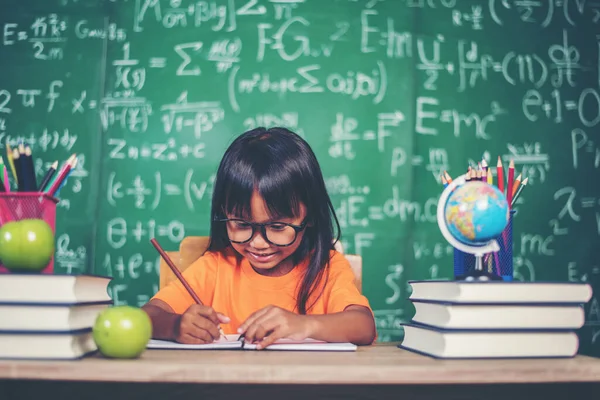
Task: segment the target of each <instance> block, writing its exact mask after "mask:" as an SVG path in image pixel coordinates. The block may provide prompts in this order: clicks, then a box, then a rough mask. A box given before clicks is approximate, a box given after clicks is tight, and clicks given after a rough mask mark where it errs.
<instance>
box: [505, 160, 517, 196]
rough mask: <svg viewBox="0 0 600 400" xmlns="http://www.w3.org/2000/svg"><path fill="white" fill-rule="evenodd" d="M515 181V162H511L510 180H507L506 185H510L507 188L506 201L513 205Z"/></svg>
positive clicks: (509, 165) (509, 168) (509, 167)
mask: <svg viewBox="0 0 600 400" xmlns="http://www.w3.org/2000/svg"><path fill="white" fill-rule="evenodd" d="M514 181H515V162H514V161H513V160H510V163H509V164H508V179H507V180H506V184H507V185H508V186H507V188H506V200H507V201H508V204H511V202H512V193H513V192H512V190H513V185H514V183H515V182H514Z"/></svg>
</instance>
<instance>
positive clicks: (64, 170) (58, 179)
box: [46, 154, 76, 196]
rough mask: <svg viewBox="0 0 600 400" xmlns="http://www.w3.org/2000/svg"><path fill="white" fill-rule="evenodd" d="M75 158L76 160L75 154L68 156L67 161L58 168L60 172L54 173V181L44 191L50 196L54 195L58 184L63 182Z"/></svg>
mask: <svg viewBox="0 0 600 400" xmlns="http://www.w3.org/2000/svg"><path fill="white" fill-rule="evenodd" d="M75 160H76V158H75V154H73V155H72V156H71V157H69V159H68V160H67V162H66V163H64V165H63V166H62V168H61V169H60V172H59V173H58V174H57V175H56V179H54V181H52V184H51V185H50V187H49V188H48V190H47V191H46V193H48V194H49V195H50V196H54V194H55V193H56V191H57V190H58V188H59V186H60V185H61V184H62V183H63V181H64V179H65V178H66V177H67V175H68V174H69V171H70V170H71V168H73V164H74V163H75Z"/></svg>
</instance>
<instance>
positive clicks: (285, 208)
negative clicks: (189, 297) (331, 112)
mask: <svg viewBox="0 0 600 400" xmlns="http://www.w3.org/2000/svg"><path fill="white" fill-rule="evenodd" d="M254 190H257V191H258V193H259V194H260V196H261V197H262V198H263V199H264V201H265V203H266V206H267V210H268V212H269V214H270V216H271V217H272V218H282V217H283V218H292V217H296V216H298V215H299V214H300V204H301V203H302V204H304V206H305V207H306V222H307V227H306V228H305V232H304V236H303V238H302V242H301V243H300V246H299V247H298V249H297V250H296V251H295V252H294V254H293V255H292V256H291V257H293V259H292V261H293V263H294V265H297V264H298V263H299V262H301V261H302V260H304V259H305V258H306V257H309V263H308V268H307V271H306V274H305V275H304V278H303V280H302V282H301V284H300V286H299V288H298V293H297V298H296V308H297V310H298V312H299V313H300V314H306V312H307V310H310V308H311V307H312V306H313V305H314V303H315V302H316V300H317V299H318V298H319V297H320V296H321V295H322V288H324V287H325V285H322V286H321V285H320V284H321V282H322V281H323V277H324V276H325V283H326V282H327V274H325V272H326V270H327V268H328V267H329V251H330V250H332V249H333V248H334V235H335V240H336V241H337V240H339V236H340V225H339V222H338V219H337V217H336V215H335V210H334V208H333V205H332V204H331V199H330V198H329V194H328V193H327V189H326V187H325V182H324V180H323V175H322V173H321V168H320V166H319V162H318V161H317V158H316V157H315V154H314V153H313V151H312V149H311V147H310V146H309V144H308V143H307V142H306V141H305V140H304V139H302V138H301V137H300V136H299V135H297V134H296V133H294V132H292V131H290V130H288V129H285V128H280V127H275V128H270V129H265V128H262V127H261V128H256V129H252V130H250V131H247V132H245V133H243V134H242V135H240V136H239V137H237V138H236V139H235V140H234V141H233V143H232V144H231V145H230V146H229V148H228V149H227V150H226V151H225V154H224V156H223V159H222V160H221V164H220V165H219V169H218V171H217V176H216V179H215V182H214V187H213V196H212V208H211V224H210V246H209V250H213V251H218V250H223V249H225V248H227V247H228V246H229V245H230V243H229V240H228V238H227V231H226V227H225V224H224V223H222V222H217V221H215V219H218V218H224V217H225V214H232V215H236V216H239V217H243V218H249V216H250V215H251V211H250V199H251V197H252V193H253V191H254ZM334 221H335V225H336V231H335V233H334V227H333V222H334ZM318 287H321V292H320V293H319V294H318V296H317V297H316V298H315V299H314V301H313V302H312V304H310V305H307V303H308V300H309V299H310V298H311V296H312V294H313V292H314V291H315V290H316V289H317V288H318Z"/></svg>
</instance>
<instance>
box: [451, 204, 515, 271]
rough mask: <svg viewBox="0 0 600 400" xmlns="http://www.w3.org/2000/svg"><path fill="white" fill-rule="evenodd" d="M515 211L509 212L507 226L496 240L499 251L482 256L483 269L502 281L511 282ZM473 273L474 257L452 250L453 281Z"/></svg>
mask: <svg viewBox="0 0 600 400" xmlns="http://www.w3.org/2000/svg"><path fill="white" fill-rule="evenodd" d="M515 212H516V210H510V213H509V218H508V224H507V225H506V227H505V228H504V230H503V231H502V234H501V235H500V236H498V237H497V238H496V241H497V242H498V245H499V247H500V250H499V251H498V252H497V253H488V254H485V255H484V256H483V260H482V261H483V268H484V270H485V271H487V272H491V273H494V274H496V275H498V276H500V277H502V279H503V280H504V281H512V280H513V277H514V273H513V227H512V225H513V217H514V215H515ZM474 271H475V256H474V255H473V254H468V253H465V252H462V251H460V250H457V249H454V279H461V277H464V276H465V275H469V274H470V273H472V272H474Z"/></svg>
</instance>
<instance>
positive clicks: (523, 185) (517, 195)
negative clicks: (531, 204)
mask: <svg viewBox="0 0 600 400" xmlns="http://www.w3.org/2000/svg"><path fill="white" fill-rule="evenodd" d="M528 180H529V177H527V178H525V179H523V182H521V187H520V188H519V190H517V193H516V194H515V195H514V197H513V199H512V203H511V204H510V206H511V207H512V206H513V205H515V204H517V199H518V198H519V196H521V192H522V191H523V189H524V188H525V186H527V181H528Z"/></svg>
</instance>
